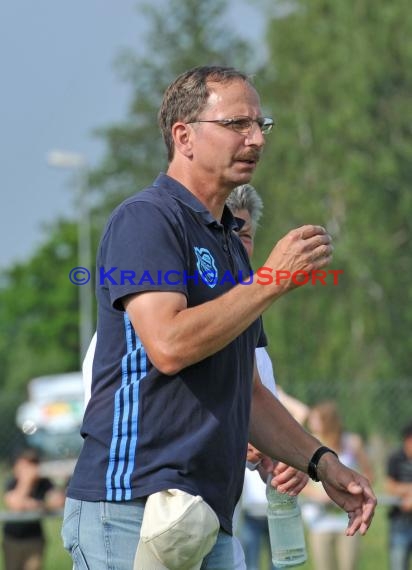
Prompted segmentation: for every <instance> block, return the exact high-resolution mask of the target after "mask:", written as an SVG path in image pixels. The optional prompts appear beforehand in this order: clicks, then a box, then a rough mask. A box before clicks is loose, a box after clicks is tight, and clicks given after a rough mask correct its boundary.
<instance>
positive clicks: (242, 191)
mask: <svg viewBox="0 0 412 570" xmlns="http://www.w3.org/2000/svg"><path fill="white" fill-rule="evenodd" d="M226 205H227V206H228V207H229V208H230V210H231V211H232V212H233V213H235V214H236V212H237V211H238V210H247V211H248V212H249V214H250V218H251V222H252V230H253V233H254V232H255V231H256V229H257V226H258V223H259V220H260V218H261V217H262V210H263V202H262V198H261V197H260V196H259V194H258V193H257V190H256V189H255V188H254V187H253V186H252V185H251V184H242V185H241V186H237V187H236V188H234V189H233V190H232V192H231V193H230V194H229V196H228V197H227V199H226Z"/></svg>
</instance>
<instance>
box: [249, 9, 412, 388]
mask: <svg viewBox="0 0 412 570" xmlns="http://www.w3.org/2000/svg"><path fill="white" fill-rule="evenodd" d="M284 4H285V3H284ZM288 5H289V7H290V6H292V4H291V3H290V2H288ZM411 25H412V14H411V11H410V9H409V7H408V4H407V2H406V1H404V0H397V1H396V2H392V3H387V2H385V1H384V0H363V1H362V2H358V3H351V2H349V3H348V2H346V1H345V0H334V1H331V0H311V1H310V2H306V1H302V0H300V1H296V2H294V3H293V10H289V11H288V12H286V16H285V17H282V18H274V19H273V20H272V21H271V24H270V28H269V35H268V43H269V47H268V49H269V58H270V65H268V66H267V73H266V76H264V77H262V78H261V92H263V93H264V96H263V102H264V104H265V105H267V106H268V107H272V108H273V111H274V113H275V115H276V116H277V117H278V123H279V125H278V128H277V129H278V130H277V132H275V133H274V136H273V138H268V148H267V149H266V151H265V158H264V160H263V161H262V165H261V167H260V170H259V171H258V173H257V176H256V179H255V182H256V185H257V187H258V188H259V189H260V190H261V191H262V192H263V194H264V199H265V213H264V220H265V221H264V226H265V228H266V230H265V231H262V234H261V239H260V240H259V243H258V246H259V249H258V251H259V252H263V251H267V249H268V247H269V245H270V244H271V243H272V242H273V240H274V238H275V237H280V236H281V235H282V234H283V233H284V232H286V231H287V230H289V229H290V228H292V227H295V226H299V225H301V224H304V223H321V224H323V225H325V226H326V227H327V228H328V230H329V231H330V232H331V233H332V234H333V235H334V241H335V255H334V263H333V268H336V269H342V270H343V271H344V273H343V275H342V276H341V278H340V281H339V286H332V285H329V286H327V287H321V286H317V287H311V286H310V285H308V286H306V287H305V288H304V289H302V290H300V291H297V292H293V293H292V294H291V295H288V296H287V297H286V298H285V299H282V301H281V302H280V303H279V304H278V306H277V307H276V309H273V310H270V311H269V312H268V314H267V316H266V318H265V323H266V327H267V331H268V332H269V337H270V339H271V346H272V347H273V351H274V354H275V355H276V360H277V363H278V367H279V369H280V370H281V376H282V377H283V378H284V379H285V382H286V384H287V385H289V386H297V384H299V383H300V384H301V385H302V386H303V384H305V387H306V388H305V389H306V390H308V389H310V388H309V382H310V381H312V383H311V388H312V389H313V386H314V382H318V384H323V385H325V383H327V382H329V381H331V380H336V379H347V380H349V381H350V382H351V386H352V390H353V394H355V393H356V392H355V390H356V388H357V387H359V389H360V390H364V389H365V387H366V386H368V385H372V384H373V383H374V382H376V381H377V380H379V379H380V380H382V379H385V378H386V379H387V378H389V379H396V380H397V379H401V378H406V377H409V375H410V362H409V360H410V358H409V355H410V353H411V348H412V346H411V342H412V341H411V337H410V334H409V332H410V329H411V325H412V309H411V306H410V303H409V301H410V296H411V285H410V283H411V278H412V267H411V264H410V261H409V260H410V259H411V253H412V251H411V230H412V222H411V217H410V211H411V193H410V183H411V178H412V162H411V160H410V157H411V155H412V137H411V134H412V133H411V131H412V127H411V122H410V116H411V113H412V100H411V98H410V93H411V88H412V46H411V43H410V42H409V41H408V40H407V38H408V37H409V30H410V29H411ZM269 228H270V229H269ZM268 229H269V231H268ZM260 258H261V260H262V261H263V254H261V256H260ZM313 396H314V393H313V392H312V398H313Z"/></svg>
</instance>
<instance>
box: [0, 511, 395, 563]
mask: <svg viewBox="0 0 412 570" xmlns="http://www.w3.org/2000/svg"><path fill="white" fill-rule="evenodd" d="M60 527H61V519H59V518H50V519H47V520H46V521H45V530H46V533H47V539H48V548H47V556H46V564H45V568H44V570H56V569H58V570H71V568H72V563H71V559H70V556H69V555H68V554H67V553H66V551H65V550H64V548H63V545H62V542H61V538H60ZM386 531H387V527H386V509H385V508H384V507H378V509H377V513H376V516H375V519H374V521H373V524H372V527H371V528H370V530H369V532H368V534H367V535H366V536H365V537H362V541H361V555H360V561H359V570H378V569H379V570H384V569H385V568H388V556H387V541H386ZM265 559H266V560H267V553H263V555H262V565H261V569H262V570H263V569H264V568H267V566H266V565H265ZM299 568H301V569H302V570H316V569H315V567H314V566H313V565H312V564H311V560H310V553H309V560H308V562H307V563H306V564H304V565H302V566H300V567H299ZM0 570H4V566H3V563H1V564H0ZM331 570H335V569H332V568H331Z"/></svg>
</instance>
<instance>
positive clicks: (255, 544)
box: [239, 513, 275, 570]
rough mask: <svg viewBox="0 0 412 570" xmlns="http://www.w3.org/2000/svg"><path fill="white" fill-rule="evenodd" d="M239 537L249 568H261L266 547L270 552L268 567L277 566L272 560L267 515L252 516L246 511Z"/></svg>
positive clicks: (253, 569) (268, 568) (269, 568)
mask: <svg viewBox="0 0 412 570" xmlns="http://www.w3.org/2000/svg"><path fill="white" fill-rule="evenodd" d="M239 538H240V542H241V543H242V546H243V550H244V552H245V560H246V567H247V569H248V570H259V568H260V562H259V561H260V556H261V553H262V550H263V549H264V548H266V549H267V551H268V553H269V560H268V563H267V566H266V569H267V570H274V568H275V567H274V566H273V564H272V562H271V560H270V540H269V528H268V521H267V518H266V517H252V516H250V515H248V514H247V513H244V514H243V521H242V524H241V529H240V536H239Z"/></svg>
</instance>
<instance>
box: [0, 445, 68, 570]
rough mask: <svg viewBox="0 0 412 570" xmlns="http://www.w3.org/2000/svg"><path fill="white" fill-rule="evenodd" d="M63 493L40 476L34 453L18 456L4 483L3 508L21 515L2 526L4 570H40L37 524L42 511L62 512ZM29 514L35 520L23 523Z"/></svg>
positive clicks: (42, 548) (39, 527)
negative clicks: (31, 514)
mask: <svg viewBox="0 0 412 570" xmlns="http://www.w3.org/2000/svg"><path fill="white" fill-rule="evenodd" d="M64 499H65V496H64V493H63V492H62V491H61V490H59V489H57V488H56V487H55V486H54V484H53V483H52V481H51V480H50V479H48V478H47V477H42V476H41V473H40V458H39V455H38V453H37V451H35V450H34V449H25V450H23V451H21V452H20V453H18V455H17V456H16V458H15V460H14V462H13V474H12V477H11V479H10V480H9V481H7V483H6V492H5V495H4V504H5V506H6V507H7V509H8V510H10V511H13V512H14V513H16V515H17V514H18V513H20V514H21V515H22V517H21V519H20V520H19V517H18V516H16V520H9V521H7V522H6V523H4V526H3V554H4V564H5V566H4V568H5V570H41V568H42V567H43V561H44V555H45V548H46V539H45V534H44V530H43V525H42V521H41V517H42V515H43V514H44V513H45V512H46V511H52V510H58V509H62V508H63V505H64ZM30 511H32V512H34V513H36V512H38V517H37V518H30V519H28V520H23V519H24V514H26V515H27V513H29V512H30Z"/></svg>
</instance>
